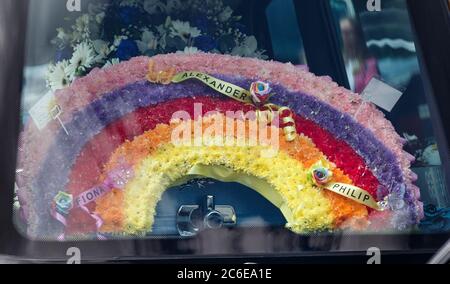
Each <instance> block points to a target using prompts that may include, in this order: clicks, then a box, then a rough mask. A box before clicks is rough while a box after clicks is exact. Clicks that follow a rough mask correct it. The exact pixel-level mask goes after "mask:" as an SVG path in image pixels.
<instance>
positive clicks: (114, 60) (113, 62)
mask: <svg viewBox="0 0 450 284" xmlns="http://www.w3.org/2000/svg"><path fill="white" fill-rule="evenodd" d="M119 63H120V59H119V58H113V59H111V60H108V61H106V63H105V65H103V67H102V69H105V68H108V67H111V66H113V65H116V64H119Z"/></svg>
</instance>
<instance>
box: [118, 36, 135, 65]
mask: <svg viewBox="0 0 450 284" xmlns="http://www.w3.org/2000/svg"><path fill="white" fill-rule="evenodd" d="M138 55H139V48H138V46H137V44H136V42H135V41H134V40H131V39H124V40H122V41H121V42H120V45H119V46H118V47H117V51H116V57H117V58H119V59H120V61H124V60H128V59H130V58H131V57H135V56H138Z"/></svg>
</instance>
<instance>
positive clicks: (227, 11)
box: [219, 6, 233, 22]
mask: <svg viewBox="0 0 450 284" xmlns="http://www.w3.org/2000/svg"><path fill="white" fill-rule="evenodd" d="M232 15H233V10H232V9H231V8H230V7H229V6H227V7H226V8H225V9H224V10H223V11H222V13H220V14H219V21H221V22H226V21H228V20H229V19H230V18H231V16H232Z"/></svg>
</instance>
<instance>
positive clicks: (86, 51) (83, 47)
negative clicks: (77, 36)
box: [67, 42, 95, 79]
mask: <svg viewBox="0 0 450 284" xmlns="http://www.w3.org/2000/svg"><path fill="white" fill-rule="evenodd" d="M94 62H95V52H94V51H93V49H92V47H91V45H90V44H88V43H86V42H82V43H80V44H78V45H77V46H76V47H75V49H74V53H73V55H72V59H70V64H69V66H68V67H67V73H68V75H69V78H71V79H73V78H75V76H77V75H78V74H79V73H80V72H84V71H86V69H88V68H90V67H91V66H92V64H93V63H94Z"/></svg>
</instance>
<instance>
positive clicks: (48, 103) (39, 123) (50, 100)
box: [29, 92, 56, 130]
mask: <svg viewBox="0 0 450 284" xmlns="http://www.w3.org/2000/svg"><path fill="white" fill-rule="evenodd" d="M55 106H56V99H55V96H54V95H53V93H51V92H49V93H47V94H46V95H45V96H44V97H42V98H41V99H40V100H39V101H38V102H37V103H36V104H35V105H34V106H33V107H32V108H31V109H30V111H29V113H30V116H31V118H32V119H33V121H34V123H35V124H36V127H37V128H38V129H39V130H42V129H44V128H45V127H46V126H47V125H48V124H49V123H50V121H52V120H53V117H52V115H51V110H52V109H53V108H54V107H55Z"/></svg>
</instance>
